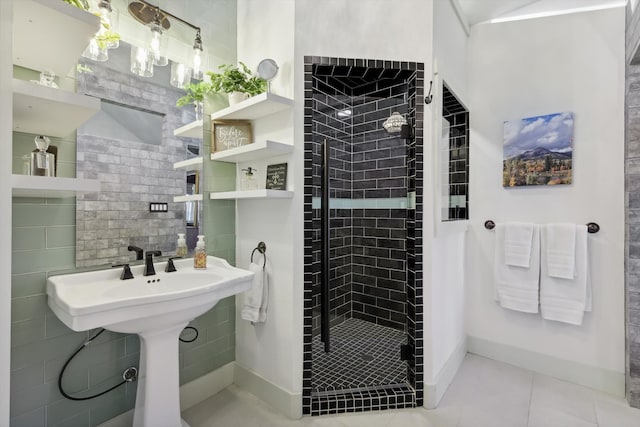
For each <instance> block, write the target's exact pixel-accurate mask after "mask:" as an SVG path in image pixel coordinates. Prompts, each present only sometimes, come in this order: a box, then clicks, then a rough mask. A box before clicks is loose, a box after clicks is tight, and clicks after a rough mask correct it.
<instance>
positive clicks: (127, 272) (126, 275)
mask: <svg viewBox="0 0 640 427" xmlns="http://www.w3.org/2000/svg"><path fill="white" fill-rule="evenodd" d="M112 267H123V269H122V273H121V274H120V280H129V279H133V273H131V268H130V267H129V264H116V265H112Z"/></svg>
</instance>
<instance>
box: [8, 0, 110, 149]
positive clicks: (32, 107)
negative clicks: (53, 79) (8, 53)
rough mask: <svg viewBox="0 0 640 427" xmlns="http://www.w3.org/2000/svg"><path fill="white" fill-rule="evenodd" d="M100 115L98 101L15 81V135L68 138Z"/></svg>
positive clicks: (72, 93)
mask: <svg viewBox="0 0 640 427" xmlns="http://www.w3.org/2000/svg"><path fill="white" fill-rule="evenodd" d="M60 3H62V2H60ZM63 4H64V3H63ZM98 111H100V100H99V99H98V98H94V97H91V96H86V95H80V94H77V93H75V92H68V91H66V90H62V89H56V88H51V87H47V86H42V85H39V84H36V83H31V82H28V81H26V80H19V79H13V130H14V131H18V132H27V133H33V134H37V135H46V136H58V137H62V136H67V135H69V134H70V133H71V132H73V131H75V130H76V129H77V128H78V127H79V126H80V125H82V124H83V123H84V122H86V121H87V120H89V119H90V118H91V117H92V116H93V115H94V114H96V113H97V112H98Z"/></svg>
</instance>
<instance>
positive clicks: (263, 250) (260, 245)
mask: <svg viewBox="0 0 640 427" xmlns="http://www.w3.org/2000/svg"><path fill="white" fill-rule="evenodd" d="M256 251H258V252H260V253H261V254H262V256H263V257H264V263H263V264H262V268H265V267H266V266H267V254H266V252H267V245H266V244H265V243H264V242H260V243H258V246H256V247H255V248H254V249H253V250H252V251H251V262H253V254H254V253H255V252H256Z"/></svg>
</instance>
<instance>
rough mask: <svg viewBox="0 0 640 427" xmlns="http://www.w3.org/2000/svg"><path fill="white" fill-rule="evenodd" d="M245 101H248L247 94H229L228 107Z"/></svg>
mask: <svg viewBox="0 0 640 427" xmlns="http://www.w3.org/2000/svg"><path fill="white" fill-rule="evenodd" d="M245 99H249V94H248V93H244V92H229V105H235V104H237V103H238V102H242V101H244V100H245Z"/></svg>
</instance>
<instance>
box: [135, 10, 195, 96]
mask: <svg viewBox="0 0 640 427" xmlns="http://www.w3.org/2000/svg"><path fill="white" fill-rule="evenodd" d="M128 9H129V13H130V14H131V15H132V16H133V17H134V18H135V19H136V20H137V21H138V22H140V23H142V24H144V25H146V26H148V27H149V28H150V29H151V33H152V38H151V44H150V49H149V50H150V51H151V52H152V56H153V64H155V65H167V63H168V58H167V56H166V48H165V47H164V46H166V43H167V42H166V36H165V34H164V33H165V32H166V31H167V30H168V29H169V28H171V23H170V21H169V18H172V19H175V20H176V21H179V22H181V23H183V24H184V25H186V26H188V27H190V28H192V29H193V30H195V32H196V36H195V40H194V43H193V57H192V61H191V62H192V63H191V64H189V65H191V67H187V66H184V65H183V67H178V68H175V69H174V68H173V67H172V69H171V85H173V86H175V87H183V86H184V85H185V84H186V83H188V82H189V80H190V78H191V77H193V78H194V79H199V80H202V78H203V76H204V68H205V67H206V64H205V50H204V46H203V45H202V38H201V35H200V27H197V26H195V25H193V24H191V23H190V22H187V21H185V20H184V19H181V18H179V17H177V16H175V15H173V14H171V13H169V12H167V11H166V10H163V9H161V8H160V6H154V5H152V4H150V3H148V2H147V1H146V0H133V1H131V2H130V3H129V6H128ZM132 60H133V54H132ZM188 69H190V71H191V75H190V76H188V72H187V70H188ZM132 71H133V64H132ZM185 81H186V83H185Z"/></svg>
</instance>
